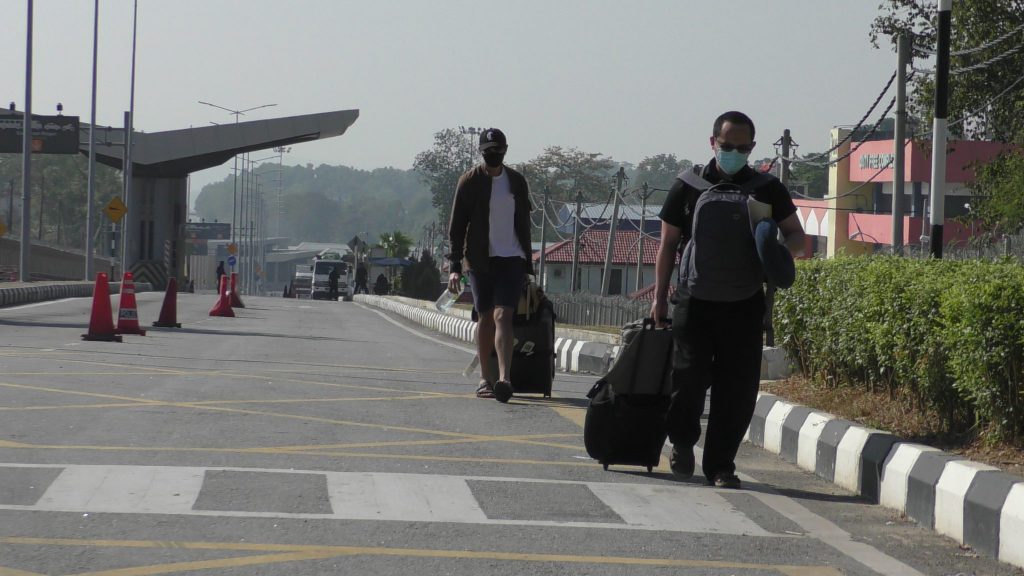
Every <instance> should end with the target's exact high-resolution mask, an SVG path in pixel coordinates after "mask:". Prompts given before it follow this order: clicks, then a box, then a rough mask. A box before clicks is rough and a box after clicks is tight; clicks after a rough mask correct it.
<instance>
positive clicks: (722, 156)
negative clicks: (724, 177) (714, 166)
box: [715, 148, 750, 176]
mask: <svg viewBox="0 0 1024 576" xmlns="http://www.w3.org/2000/svg"><path fill="white" fill-rule="evenodd" d="M748 156H750V153H749V152H747V153H746V154H744V153H743V152H740V151H738V150H729V151H728V152H727V151H725V150H722V149H721V148H719V149H717V150H715V161H716V162H717V163H718V168H719V169H720V170H721V171H722V172H725V173H726V174H728V175H730V176H732V175H733V174H735V173H737V172H739V171H740V170H742V169H743V167H744V166H746V165H747V157H748Z"/></svg>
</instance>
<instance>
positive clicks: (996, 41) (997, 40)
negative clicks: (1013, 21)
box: [914, 24, 1024, 56]
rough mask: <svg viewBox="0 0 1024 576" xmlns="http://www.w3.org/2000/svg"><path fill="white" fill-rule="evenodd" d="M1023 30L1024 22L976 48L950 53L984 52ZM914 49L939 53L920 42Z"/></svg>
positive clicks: (927, 52)
mask: <svg viewBox="0 0 1024 576" xmlns="http://www.w3.org/2000/svg"><path fill="white" fill-rule="evenodd" d="M1021 30H1024V24H1020V25H1018V26H1017V27H1016V28H1014V29H1013V30H1010V31H1009V32H1007V33H1006V34H1003V35H1002V36H999V37H997V38H994V39H992V40H989V41H988V42H986V43H984V44H979V45H978V46H975V47H974V48H965V49H963V50H957V51H955V52H950V53H949V55H950V56H966V55H968V54H977V53H978V52H983V51H985V50H988V49H989V48H991V47H993V46H996V45H998V44H1001V43H1002V42H1003V41H1005V40H1006V39H1008V38H1010V37H1011V36H1013V35H1014V34H1017V33H1018V32H1020V31H1021ZM914 49H915V50H918V51H920V52H923V53H925V54H928V55H935V54H936V53H937V52H936V50H935V49H934V48H932V47H930V46H922V45H920V44H914Z"/></svg>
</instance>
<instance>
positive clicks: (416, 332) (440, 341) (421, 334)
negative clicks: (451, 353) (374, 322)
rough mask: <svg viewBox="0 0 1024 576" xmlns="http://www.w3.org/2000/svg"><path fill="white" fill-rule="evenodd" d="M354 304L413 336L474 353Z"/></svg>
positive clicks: (474, 351)
mask: <svg viewBox="0 0 1024 576" xmlns="http://www.w3.org/2000/svg"><path fill="white" fill-rule="evenodd" d="M355 305H356V306H359V307H360V308H362V309H363V310H366V311H367V312H373V313H374V314H376V315H378V316H380V317H381V318H383V319H385V320H387V321H388V322H390V323H392V324H394V325H395V326H398V327H399V328H401V329H402V330H405V331H406V332H408V333H409V334H412V335H414V336H419V337H420V338H423V339H424V340H429V341H431V342H434V343H435V344H440V345H442V346H447V347H449V348H454V349H456V350H460V351H462V352H465V353H467V354H476V350H475V349H472V348H466V347H465V346H459V345H456V344H452V343H451V342H445V341H444V340H440V339H438V338H434V337H433V336H428V335H426V334H424V333H423V332H420V331H418V330H413V329H412V328H409V327H408V326H406V325H405V324H402V323H401V322H399V321H397V320H395V319H393V318H391V317H390V316H388V315H387V314H385V313H383V312H380V311H378V310H374V309H373V308H370V307H369V306H365V305H363V304H360V303H359V302H356V303H355Z"/></svg>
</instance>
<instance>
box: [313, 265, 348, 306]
mask: <svg viewBox="0 0 1024 576" xmlns="http://www.w3.org/2000/svg"><path fill="white" fill-rule="evenodd" d="M332 256H333V254H325V255H321V256H320V257H319V258H317V259H315V260H314V261H313V291H312V296H311V297H312V298H313V300H337V299H338V298H341V299H342V300H344V301H346V302H348V301H350V300H352V290H353V286H352V277H351V276H352V271H351V268H350V267H349V265H348V264H347V263H345V262H343V261H342V260H341V259H337V260H335V259H333V258H332ZM332 270H337V272H338V291H337V294H334V295H333V297H332V295H331V283H330V275H331V271H332Z"/></svg>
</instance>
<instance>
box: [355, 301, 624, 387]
mask: <svg viewBox="0 0 1024 576" xmlns="http://www.w3.org/2000/svg"><path fill="white" fill-rule="evenodd" d="M354 298H355V301H356V302H362V303H363V304H367V305H370V306H374V307H376V308H381V309H383V310H387V311H388V312H394V313H395V314H398V315H399V316H401V317H403V318H406V319H408V320H411V321H413V322H416V323H417V324H420V325H421V326H424V327H426V328H430V329H431V330H435V331H437V332H440V333H442V334H445V335H447V336H451V337H452V338H455V339H458V340H462V341H463V342H476V322H473V321H471V320H467V319H465V318H458V317H456V316H451V315H448V314H442V313H440V312H436V311H434V310H430V309H427V308H420V307H416V306H410V305H408V304H404V303H402V302H398V301H396V300H394V299H392V298H388V297H384V296H372V295H368V294H357V295H356V296H355V297H354ZM618 351H619V347H618V346H613V345H610V344H604V343H600V342H587V341H583V340H575V339H572V338H562V337H557V328H556V338H555V355H556V356H555V366H556V367H557V368H558V369H560V370H561V371H562V372H584V373H590V374H603V373H605V372H606V371H607V370H608V365H609V364H610V362H611V360H612V359H613V358H615V354H617V353H618Z"/></svg>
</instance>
